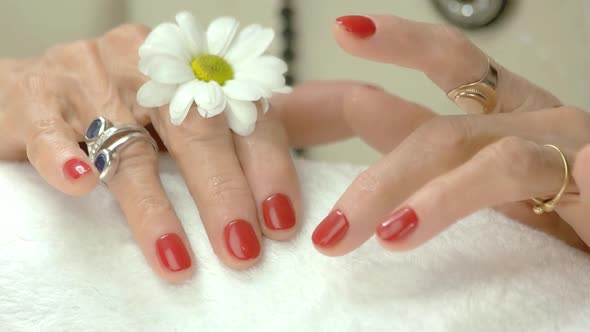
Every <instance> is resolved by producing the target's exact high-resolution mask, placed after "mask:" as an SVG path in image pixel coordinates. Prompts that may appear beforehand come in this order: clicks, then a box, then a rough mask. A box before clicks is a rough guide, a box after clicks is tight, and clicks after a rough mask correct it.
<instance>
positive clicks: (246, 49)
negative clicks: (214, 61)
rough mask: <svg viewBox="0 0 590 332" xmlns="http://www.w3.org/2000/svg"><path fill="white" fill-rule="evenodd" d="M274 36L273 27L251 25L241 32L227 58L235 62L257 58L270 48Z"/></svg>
mask: <svg viewBox="0 0 590 332" xmlns="http://www.w3.org/2000/svg"><path fill="white" fill-rule="evenodd" d="M274 37H275V32H274V30H273V29H271V28H263V27H261V26H260V25H258V24H252V25H249V26H247V27H246V28H244V30H242V32H240V34H239V35H238V37H237V38H236V41H235V43H234V44H233V45H232V46H231V48H230V49H229V50H228V52H227V56H226V58H227V60H228V61H230V62H231V63H234V64H239V63H240V62H242V61H248V60H250V59H252V58H256V57H258V56H260V55H262V54H263V53H264V52H265V51H266V50H267V49H268V47H269V46H270V44H271V43H272V40H273V39H274Z"/></svg>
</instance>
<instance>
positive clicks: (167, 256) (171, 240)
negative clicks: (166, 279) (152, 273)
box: [156, 233, 192, 272]
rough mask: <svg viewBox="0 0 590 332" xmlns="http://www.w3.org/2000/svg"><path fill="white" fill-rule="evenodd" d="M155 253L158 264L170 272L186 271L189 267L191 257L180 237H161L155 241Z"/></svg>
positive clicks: (171, 234) (171, 235)
mask: <svg viewBox="0 0 590 332" xmlns="http://www.w3.org/2000/svg"><path fill="white" fill-rule="evenodd" d="M156 251H157V252H158V258H159V259H160V263H162V265H163V266H164V267H165V268H167V269H168V270H170V271H172V272H178V271H182V270H186V269H188V268H189V267H191V264H192V262H191V256H190V255H189V253H188V251H187V250H186V247H185V246H184V243H183V242H182V239H181V238H180V236H178V235H176V234H174V233H170V234H166V235H164V236H162V237H161V238H159V239H158V241H156Z"/></svg>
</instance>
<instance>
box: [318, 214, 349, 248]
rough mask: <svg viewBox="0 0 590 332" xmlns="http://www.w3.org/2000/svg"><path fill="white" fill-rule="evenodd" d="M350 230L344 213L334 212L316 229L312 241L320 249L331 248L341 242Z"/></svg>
mask: <svg viewBox="0 0 590 332" xmlns="http://www.w3.org/2000/svg"><path fill="white" fill-rule="evenodd" d="M347 230H348V220H347V219H346V216H345V215H344V213H342V211H340V210H334V211H332V212H330V214H329V215H328V216H327V217H326V218H325V219H324V220H323V221H322V222H321V223H320V224H319V225H318V227H316V229H315V231H313V234H312V236H311V240H312V241H313V243H314V244H315V245H316V246H318V247H324V248H327V247H331V246H334V245H335V244H336V243H338V242H340V240H342V238H344V235H345V234H346V231H347Z"/></svg>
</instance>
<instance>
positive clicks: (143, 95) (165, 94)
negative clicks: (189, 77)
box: [137, 81, 177, 107]
mask: <svg viewBox="0 0 590 332" xmlns="http://www.w3.org/2000/svg"><path fill="white" fill-rule="evenodd" d="M176 88H177V86H176V85H168V84H160V83H158V82H154V81H148V82H147V83H145V84H144V85H143V86H142V87H141V88H140V89H139V91H137V103H138V104H139V105H140V106H142V107H160V106H164V105H166V104H168V103H170V100H171V99H172V96H174V92H176Z"/></svg>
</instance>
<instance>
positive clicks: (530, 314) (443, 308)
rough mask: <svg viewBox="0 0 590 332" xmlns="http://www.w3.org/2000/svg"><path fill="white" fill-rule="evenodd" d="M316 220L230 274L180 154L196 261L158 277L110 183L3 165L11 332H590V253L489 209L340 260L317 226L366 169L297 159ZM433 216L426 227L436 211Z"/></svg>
mask: <svg viewBox="0 0 590 332" xmlns="http://www.w3.org/2000/svg"><path fill="white" fill-rule="evenodd" d="M297 166H298V170H299V172H300V176H301V179H302V180H301V181H302V183H303V192H304V193H305V195H304V205H305V211H304V215H303V222H304V224H305V226H304V227H303V230H302V231H301V233H300V234H299V236H297V237H296V238H295V239H293V240H291V241H288V242H284V243H280V242H272V241H264V259H263V260H262V262H261V264H260V265H259V266H257V267H256V268H253V269H251V270H248V271H245V272H234V271H230V270H228V269H227V268H225V267H224V266H222V265H221V264H220V262H219V261H218V260H217V258H216V257H215V256H214V254H213V252H212V250H211V248H210V247H209V244H208V241H207V237H206V235H205V232H204V229H203V227H202V226H201V223H200V221H199V217H198V214H197V210H196V208H195V206H194V204H193V202H192V200H191V198H190V196H189V194H188V191H187V188H186V186H185V184H184V182H183V180H182V179H181V177H180V175H179V174H178V171H177V169H176V167H175V166H174V164H173V163H172V161H171V160H170V159H168V158H165V157H164V158H162V162H161V169H162V179H163V182H164V184H165V187H166V189H167V191H168V193H169V195H170V197H171V198H172V199H173V200H174V204H175V206H176V209H177V211H178V214H179V216H180V217H181V218H182V220H183V221H184V225H185V227H186V229H187V231H188V233H189V236H190V240H191V243H192V245H193V247H194V249H195V250H196V253H197V258H198V272H197V274H196V275H195V277H194V279H193V280H192V281H191V282H189V283H187V284H186V285H183V286H172V285H169V284H166V283H164V282H162V281H160V280H159V279H157V278H156V277H155V275H154V274H153V273H152V272H151V271H150V269H149V268H148V266H147V265H146V264H145V263H144V260H143V258H142V256H141V253H140V252H139V250H138V248H137V247H136V245H135V243H134V241H133V238H132V236H131V235H130V233H129V231H128V229H127V227H126V225H125V220H124V219H123V217H122V214H121V212H120V210H119V209H118V207H117V204H116V203H115V202H114V201H113V199H112V198H111V196H110V194H109V192H108V191H107V190H106V188H104V187H100V188H99V189H97V190H96V191H95V192H94V193H92V194H91V195H89V196H87V197H84V198H71V197H67V196H65V195H63V194H60V193H58V192H56V191H55V190H53V189H51V188H50V187H49V186H48V185H46V184H45V183H44V182H43V180H42V179H41V178H40V177H39V176H38V175H37V174H36V173H35V171H34V170H33V169H32V168H31V167H30V166H29V165H27V164H22V163H19V164H15V163H3V164H0V202H1V203H0V204H2V214H1V218H0V331H3V332H12V331H101V332H102V331H158V332H159V331H314V332H316V331H504V330H510V331H553V330H561V331H566V330H572V331H574V330H579V331H582V330H584V331H587V330H588V329H589V328H590V259H589V258H588V257H587V256H585V255H584V254H582V253H580V252H577V251H576V250H574V249H570V248H569V247H566V246H565V245H563V244H561V243H560V242H558V241H556V240H553V239H551V238H549V237H547V236H545V235H544V234H541V233H539V232H536V231H533V230H530V229H528V228H525V227H523V226H521V225H519V224H516V223H514V222H511V221H510V220H507V219H506V218H504V217H502V216H500V215H498V214H497V213H495V212H493V211H490V210H484V211H481V212H478V213H476V214H474V215H473V216H471V217H469V218H466V219H465V220H463V221H461V222H460V223H458V224H457V225H456V226H454V227H452V228H451V229H449V230H448V231H447V232H445V233H444V234H442V235H441V236H439V237H438V238H437V239H435V240H433V241H431V242H430V243H428V244H427V245H426V246H424V247H422V248H420V249H418V250H415V251H413V252H410V253H405V254H400V253H389V252H385V251H383V250H382V249H381V248H380V247H379V246H378V245H377V244H376V242H375V241H374V240H371V241H369V242H368V243H366V244H365V245H364V246H363V247H362V248H361V249H359V250H357V251H355V252H354V253H352V254H350V255H347V256H345V257H341V258H327V257H324V256H321V255H319V254H318V253H316V252H315V251H314V249H313V248H312V245H311V242H310V235H311V232H312V231H313V228H314V226H315V225H316V224H317V223H318V222H319V221H320V220H321V219H322V218H323V217H324V216H325V215H326V213H327V212H328V211H329V210H330V209H331V207H332V205H333V204H334V202H335V201H336V200H337V198H338V197H339V196H340V195H341V193H342V192H343V191H344V189H345V188H346V187H347V184H348V183H350V181H351V179H353V177H354V176H355V175H356V174H357V173H358V172H359V171H360V168H358V167H354V166H349V165H334V164H324V163H317V162H309V161H297ZM424 222H428V221H427V220H426V221H424Z"/></svg>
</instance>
